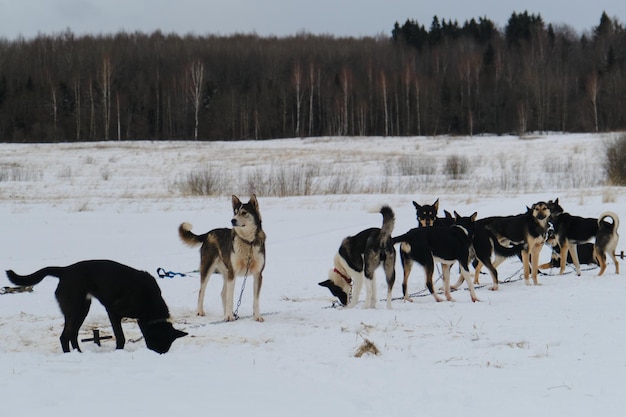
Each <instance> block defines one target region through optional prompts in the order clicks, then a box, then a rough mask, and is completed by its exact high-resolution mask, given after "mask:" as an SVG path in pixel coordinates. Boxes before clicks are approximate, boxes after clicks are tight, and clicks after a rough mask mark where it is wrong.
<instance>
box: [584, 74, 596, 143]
mask: <svg viewBox="0 0 626 417" xmlns="http://www.w3.org/2000/svg"><path fill="white" fill-rule="evenodd" d="M585 89H586V92H587V96H588V97H589V101H591V110H592V112H593V126H594V130H595V131H596V132H597V131H598V129H599V127H598V92H599V91H600V80H598V72H597V71H593V72H592V73H591V74H589V76H588V77H587V83H586V84H585Z"/></svg>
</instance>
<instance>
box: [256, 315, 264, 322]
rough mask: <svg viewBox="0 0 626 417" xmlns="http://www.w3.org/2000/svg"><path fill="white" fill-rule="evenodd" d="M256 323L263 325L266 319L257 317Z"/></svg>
mask: <svg viewBox="0 0 626 417" xmlns="http://www.w3.org/2000/svg"><path fill="white" fill-rule="evenodd" d="M254 321H258V322H259V323H263V322H264V321H265V319H264V318H263V317H261V316H256V317H255V318H254Z"/></svg>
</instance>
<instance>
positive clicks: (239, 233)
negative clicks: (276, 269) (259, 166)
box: [178, 195, 266, 322]
mask: <svg viewBox="0 0 626 417" xmlns="http://www.w3.org/2000/svg"><path fill="white" fill-rule="evenodd" d="M232 206H233V217H232V219H231V221H230V223H231V225H232V226H233V227H232V228H219V229H213V230H211V231H209V232H207V233H204V234H201V235H196V234H195V233H193V232H192V231H191V229H192V226H191V224H189V223H182V224H181V225H180V226H179V228H178V234H179V237H180V239H181V240H182V241H183V243H185V244H187V245H189V246H196V245H201V246H200V292H199V294H198V315H199V316H204V315H205V312H204V293H205V290H206V286H207V283H208V282H209V278H210V277H211V275H212V274H214V273H218V274H221V275H222V277H223V278H224V285H223V288H222V308H223V311H224V321H233V320H236V317H235V314H234V311H233V303H234V302H233V298H234V291H235V278H236V277H239V276H248V275H251V276H252V277H254V290H253V291H254V292H253V299H252V311H253V317H254V320H256V321H259V322H262V321H263V317H262V316H261V313H260V309H259V297H260V293H261V285H262V283H263V269H264V268H265V238H266V237H265V232H264V231H263V228H262V227H261V211H260V210H259V202H258V200H257V198H256V196H255V195H252V197H251V198H250V200H249V201H248V202H247V203H242V202H241V200H239V198H238V197H237V196H234V195H233V196H232Z"/></svg>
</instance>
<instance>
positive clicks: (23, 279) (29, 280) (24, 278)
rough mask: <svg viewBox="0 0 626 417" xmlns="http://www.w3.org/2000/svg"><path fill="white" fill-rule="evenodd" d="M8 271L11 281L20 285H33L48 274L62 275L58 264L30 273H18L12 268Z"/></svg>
mask: <svg viewBox="0 0 626 417" xmlns="http://www.w3.org/2000/svg"><path fill="white" fill-rule="evenodd" d="M6 273H7V278H9V281H11V283H13V284H15V285H19V286H20V287H31V286H33V285H36V284H39V283H40V282H41V281H43V279H44V278H45V277H47V276H48V275H51V276H53V277H60V275H59V267H56V266H49V267H47V268H42V269H40V270H39V271H37V272H33V273H32V274H30V275H18V274H16V273H15V272H13V270H12V269H10V270H8V271H6Z"/></svg>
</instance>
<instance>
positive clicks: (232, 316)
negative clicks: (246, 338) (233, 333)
mask: <svg viewBox="0 0 626 417" xmlns="http://www.w3.org/2000/svg"><path fill="white" fill-rule="evenodd" d="M224 321H235V316H234V315H232V314H227V315H225V316H224Z"/></svg>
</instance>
